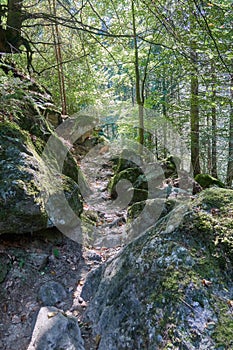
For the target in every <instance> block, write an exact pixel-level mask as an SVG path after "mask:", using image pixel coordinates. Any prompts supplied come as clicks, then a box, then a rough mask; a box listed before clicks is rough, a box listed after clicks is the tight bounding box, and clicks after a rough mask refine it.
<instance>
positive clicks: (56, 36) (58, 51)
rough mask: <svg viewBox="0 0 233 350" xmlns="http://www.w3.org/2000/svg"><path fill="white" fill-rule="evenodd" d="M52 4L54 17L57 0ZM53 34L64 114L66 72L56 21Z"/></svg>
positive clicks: (64, 113) (65, 104)
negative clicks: (64, 70)
mask: <svg viewBox="0 0 233 350" xmlns="http://www.w3.org/2000/svg"><path fill="white" fill-rule="evenodd" d="M49 6H50V13H51V14H53V15H54V17H55V18H56V17H57V11H56V0H52V5H51V2H50V1H49ZM52 34H53V41H54V50H55V56H56V61H57V74H58V81H59V89H60V99H61V107H62V114H63V115H66V114H67V102H66V89H65V79H64V72H63V63H62V52H61V40H60V33H59V28H58V24H57V23H55V25H54V26H52Z"/></svg>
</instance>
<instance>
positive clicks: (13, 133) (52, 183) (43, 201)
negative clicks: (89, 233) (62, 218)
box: [0, 122, 82, 234]
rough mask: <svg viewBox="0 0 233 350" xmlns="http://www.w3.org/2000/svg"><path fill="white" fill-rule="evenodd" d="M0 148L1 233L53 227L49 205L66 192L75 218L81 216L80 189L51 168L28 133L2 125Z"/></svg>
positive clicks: (15, 126)
mask: <svg viewBox="0 0 233 350" xmlns="http://www.w3.org/2000/svg"><path fill="white" fill-rule="evenodd" d="M0 145H1V147H0V204H1V212H0V234H2V233H23V232H34V231H38V230H41V229H44V228H47V227H49V226H52V225H53V224H54V220H52V218H51V217H50V216H49V215H48V213H47V203H48V202H50V204H51V203H52V198H54V201H56V200H57V199H58V198H59V194H60V193H61V192H62V193H63V190H64V195H65V197H66V199H67V203H68V205H69V206H70V207H71V208H72V210H73V211H74V212H75V213H76V215H78V216H79V215H80V214H81V212H82V200H81V196H80V191H79V186H78V185H77V183H76V182H74V181H73V180H72V179H71V178H69V177H67V176H65V175H59V174H58V173H57V172H55V171H54V172H53V171H52V170H51V169H48V167H47V165H46V164H45V163H44V161H43V160H42V158H41V157H40V156H39V155H38V153H37V152H36V150H35V148H34V146H33V143H32V141H31V138H30V135H29V134H28V133H27V132H26V131H22V130H21V129H20V128H19V127H18V126H17V125H16V124H15V123H13V122H2V123H0ZM58 179H59V181H58ZM56 207H58V205H57V206H56ZM59 210H60V211H61V212H62V211H64V208H60V209H59ZM60 214H61V213H60ZM68 219H69V218H67V220H68Z"/></svg>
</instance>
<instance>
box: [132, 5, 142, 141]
mask: <svg viewBox="0 0 233 350" xmlns="http://www.w3.org/2000/svg"><path fill="white" fill-rule="evenodd" d="M131 5H132V22H133V38H134V69H135V93H136V102H137V105H138V119H139V143H140V144H141V145H143V144H144V98H143V96H142V93H143V91H142V89H141V84H140V70H139V56H138V42H137V29H136V18H135V8H134V0H132V2H131Z"/></svg>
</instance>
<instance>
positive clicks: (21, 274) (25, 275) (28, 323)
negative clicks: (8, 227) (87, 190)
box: [0, 155, 125, 350]
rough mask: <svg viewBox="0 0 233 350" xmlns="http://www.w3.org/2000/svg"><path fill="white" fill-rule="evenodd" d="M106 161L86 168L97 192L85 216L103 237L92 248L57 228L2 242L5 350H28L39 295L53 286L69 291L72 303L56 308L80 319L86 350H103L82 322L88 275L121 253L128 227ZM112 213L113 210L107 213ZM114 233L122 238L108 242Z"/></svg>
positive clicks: (1, 343)
mask: <svg viewBox="0 0 233 350" xmlns="http://www.w3.org/2000/svg"><path fill="white" fill-rule="evenodd" d="M101 157H102V164H101V165H99V164H98V163H99V160H98V159H96V160H93V158H92V160H91V159H90V160H89V161H88V160H87V159H85V161H84V162H82V164H81V167H82V168H83V172H84V174H85V175H87V177H89V178H88V180H89V185H90V187H91V190H92V193H91V195H90V196H89V198H88V200H87V201H86V203H85V205H84V212H85V215H86V216H88V217H89V218H90V217H91V220H92V226H91V229H92V230H93V232H94V231H95V233H96V236H97V237H98V239H96V240H95V242H94V244H93V245H92V242H88V244H87V246H81V245H80V244H79V243H77V242H74V241H72V240H70V239H69V238H68V237H66V236H64V235H62V234H61V233H60V232H59V231H58V230H57V229H56V228H52V229H48V230H44V231H41V232H37V233H33V234H25V235H17V234H15V235H10V236H9V235H6V236H1V240H0V349H2V350H13V349H14V350H26V349H27V347H28V345H29V343H30V339H31V335H32V332H33V328H34V325H35V321H36V318H37V314H38V311H39V309H40V308H41V306H42V304H41V302H40V301H39V300H38V291H39V289H40V287H41V286H42V285H43V284H44V283H46V282H49V281H56V282H59V283H60V284H62V285H63V286H64V287H65V289H66V291H67V297H66V299H65V300H63V301H62V302H60V303H58V304H57V305H56V307H57V308H59V309H62V310H63V311H64V312H65V313H66V314H67V315H72V316H74V317H76V318H77V319H78V321H79V325H80V329H81V333H82V336H83V339H84V342H85V349H86V350H94V349H97V348H98V339H93V337H92V334H91V329H90V327H89V325H88V324H85V323H83V322H82V315H83V312H84V310H85V308H86V307H87V305H86V303H85V301H83V300H82V298H81V297H80V293H81V290H82V286H83V284H84V282H85V278H86V275H87V274H88V272H89V271H90V270H91V269H93V268H96V267H97V266H99V265H100V264H102V263H103V262H104V261H106V260H107V259H109V258H110V257H112V256H114V255H115V254H116V253H117V252H118V251H119V250H120V249H121V244H120V243H119V242H120V239H118V238H119V237H121V235H122V233H123V231H124V224H125V210H124V209H121V208H119V209H116V208H114V206H111V200H110V198H109V196H108V192H107V188H106V187H107V183H108V180H109V177H110V176H111V175H112V164H111V162H109V161H108V157H106V161H105V160H104V155H101ZM97 168H98V170H97ZM86 173H88V174H89V175H88V174H86ZM93 174H94V176H93ZM108 207H109V208H110V209H109V210H106V208H108ZM89 230H90V227H89ZM110 233H111V235H112V236H114V237H118V238H117V239H115V240H113V239H110V240H108V239H107V238H108V237H109V234H110ZM112 236H111V237H112ZM105 243H106V244H105Z"/></svg>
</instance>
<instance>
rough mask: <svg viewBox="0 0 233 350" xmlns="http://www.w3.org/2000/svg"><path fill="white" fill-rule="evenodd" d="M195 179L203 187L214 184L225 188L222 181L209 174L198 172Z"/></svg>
mask: <svg viewBox="0 0 233 350" xmlns="http://www.w3.org/2000/svg"><path fill="white" fill-rule="evenodd" d="M195 181H196V182H197V183H199V185H200V186H201V187H202V188H204V189H205V188H209V187H213V186H217V187H221V188H224V187H225V185H224V183H223V182H222V181H220V180H218V179H216V178H215V177H213V176H211V175H209V174H198V175H196V176H195Z"/></svg>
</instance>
